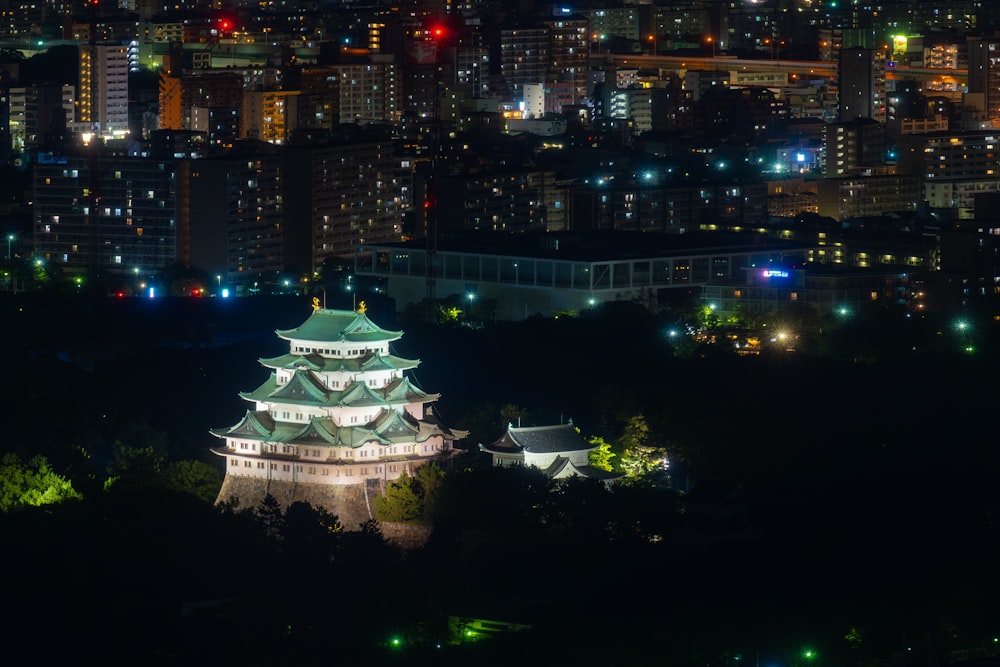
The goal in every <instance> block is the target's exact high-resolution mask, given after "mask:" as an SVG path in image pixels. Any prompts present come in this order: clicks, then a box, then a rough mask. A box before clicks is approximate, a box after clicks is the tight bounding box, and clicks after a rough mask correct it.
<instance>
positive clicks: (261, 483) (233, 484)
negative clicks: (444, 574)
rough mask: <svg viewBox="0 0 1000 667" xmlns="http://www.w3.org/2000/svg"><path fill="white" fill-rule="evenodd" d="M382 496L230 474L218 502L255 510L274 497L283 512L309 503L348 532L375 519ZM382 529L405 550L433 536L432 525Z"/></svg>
mask: <svg viewBox="0 0 1000 667" xmlns="http://www.w3.org/2000/svg"><path fill="white" fill-rule="evenodd" d="M379 493H380V490H378V489H372V488H367V486H366V485H365V484H351V485H349V486H331V485H329V484H309V483H305V482H285V481H275V480H266V479H259V478H254V477H237V476H234V475H226V478H225V480H223V482H222V488H221V489H220V490H219V497H218V498H217V499H216V501H215V502H216V503H222V502H233V503H236V509H238V510H244V509H255V508H256V507H258V506H259V505H260V503H261V502H262V501H263V500H264V498H265V497H266V496H267V495H268V494H271V495H272V496H273V497H274V499H275V500H277V501H278V504H279V505H280V506H281V507H282V509H288V507H289V506H290V505H292V504H293V503H297V502H300V501H303V502H307V503H309V504H310V505H312V506H313V507H322V508H323V509H325V510H326V511H328V512H330V513H331V514H333V515H334V516H336V517H337V518H338V519H340V523H341V524H342V525H343V526H344V530H358V528H359V527H360V526H361V524H362V523H364V522H365V521H368V520H369V519H371V518H374V517H375V497H376V496H377V495H379ZM366 494H367V496H366ZM379 528H380V529H381V530H382V535H383V536H384V537H385V538H386V539H387V540H389V541H390V542H392V543H394V544H396V545H398V546H400V547H402V548H404V549H416V548H419V547H421V546H423V544H424V543H425V542H426V541H427V538H428V537H429V536H430V527H429V526H414V525H408V524H400V523H389V522H380V523H379Z"/></svg>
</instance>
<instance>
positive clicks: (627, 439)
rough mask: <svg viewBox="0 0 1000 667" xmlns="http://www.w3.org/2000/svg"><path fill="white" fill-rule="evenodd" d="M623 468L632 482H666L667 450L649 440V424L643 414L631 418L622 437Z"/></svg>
mask: <svg viewBox="0 0 1000 667" xmlns="http://www.w3.org/2000/svg"><path fill="white" fill-rule="evenodd" d="M621 444H622V450H623V451H622V458H621V468H622V471H623V472H624V473H625V476H626V479H627V480H628V481H629V482H630V483H652V484H659V483H662V482H664V481H665V480H664V479H660V478H661V477H665V475H666V470H667V452H666V450H665V449H664V448H662V447H657V446H655V445H652V444H650V442H649V424H647V423H646V418H645V417H644V416H642V415H636V416H634V417H631V418H629V420H628V422H627V423H626V425H625V431H624V433H623V434H622V437H621Z"/></svg>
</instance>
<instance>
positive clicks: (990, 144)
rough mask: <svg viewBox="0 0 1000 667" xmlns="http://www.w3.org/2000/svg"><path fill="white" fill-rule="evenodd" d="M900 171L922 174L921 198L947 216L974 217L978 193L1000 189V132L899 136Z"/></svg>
mask: <svg viewBox="0 0 1000 667" xmlns="http://www.w3.org/2000/svg"><path fill="white" fill-rule="evenodd" d="M898 169H899V171H900V172H905V173H908V174H913V175H916V176H919V177H920V178H921V179H922V182H923V193H922V198H923V199H924V200H925V201H926V202H927V204H928V206H930V208H931V209H932V210H934V211H937V212H938V213H940V214H942V215H944V216H945V217H947V218H958V219H964V220H968V219H972V218H974V217H975V198H976V195H977V194H981V193H987V192H1000V179H998V176H1000V134H998V133H997V132H996V131H994V130H986V131H975V132H929V133H925V134H911V135H904V136H902V137H900V142H899V163H898Z"/></svg>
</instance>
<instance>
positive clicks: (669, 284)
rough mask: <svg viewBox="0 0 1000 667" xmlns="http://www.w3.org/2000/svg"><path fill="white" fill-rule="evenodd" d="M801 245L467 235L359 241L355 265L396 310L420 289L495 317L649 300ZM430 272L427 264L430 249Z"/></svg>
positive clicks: (600, 235) (790, 254)
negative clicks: (484, 303)
mask: <svg viewBox="0 0 1000 667" xmlns="http://www.w3.org/2000/svg"><path fill="white" fill-rule="evenodd" d="M809 250H810V247H809V246H805V245H798V244H791V243H786V244H782V243H781V242H775V241H773V240H771V241H770V242H768V243H767V244H764V243H762V242H759V241H755V240H754V239H753V238H752V237H749V236H747V237H742V236H741V237H734V236H723V235H721V234H720V235H700V234H685V235H682V236H678V235H668V234H662V235H661V234H654V233H648V232H647V233H630V232H590V233H567V234H552V233H547V234H546V233H543V234H520V235H514V236H511V235H502V234H482V235H479V234H473V235H456V236H454V237H447V238H441V239H439V241H438V242H437V244H436V247H435V244H430V246H429V244H427V242H426V241H425V240H419V241H412V242H408V243H397V244H384V245H373V244H369V245H366V246H363V247H359V248H358V249H357V251H356V253H355V273H356V275H357V276H358V278H359V279H360V280H365V279H369V280H377V281H379V282H380V283H382V285H383V286H384V289H385V291H386V293H387V294H388V296H390V297H393V298H394V299H395V300H396V303H397V307H398V308H399V309H401V310H402V309H405V308H407V307H408V306H414V305H416V304H418V303H420V302H421V301H423V300H424V299H427V298H428V297H430V298H434V299H444V298H447V297H449V296H454V295H459V296H460V297H461V298H467V299H470V300H490V302H491V303H494V304H495V310H494V315H495V317H496V319H498V320H513V321H517V320H521V319H525V318H527V317H531V316H533V315H537V314H540V315H546V316H548V315H553V314H555V313H558V312H562V311H578V310H581V309H584V308H587V307H592V306H595V305H598V304H599V303H601V302H606V301H640V302H642V303H643V304H645V305H647V306H649V307H651V308H654V309H655V308H657V307H658V306H659V304H660V303H661V302H664V301H666V300H668V298H669V295H670V294H671V293H673V292H674V290H676V289H685V290H694V291H695V292H697V291H698V290H700V288H701V287H703V286H705V285H708V284H711V283H713V282H717V281H722V282H729V281H732V279H733V278H734V277H735V276H741V277H742V273H743V270H744V269H745V268H747V267H750V266H753V265H756V264H766V263H768V262H771V261H782V260H789V259H795V258H801V257H804V256H806V255H807V254H808V252H809ZM429 256H430V257H431V258H432V261H431V264H433V271H432V272H429V271H428V261H429V260H428V257H429Z"/></svg>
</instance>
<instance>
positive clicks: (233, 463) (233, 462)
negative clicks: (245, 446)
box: [229, 459, 240, 466]
mask: <svg viewBox="0 0 1000 667" xmlns="http://www.w3.org/2000/svg"><path fill="white" fill-rule="evenodd" d="M229 463H230V465H232V466H238V465H239V464H240V462H239V461H237V460H236V459H232V460H231V461H230V462H229Z"/></svg>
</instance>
